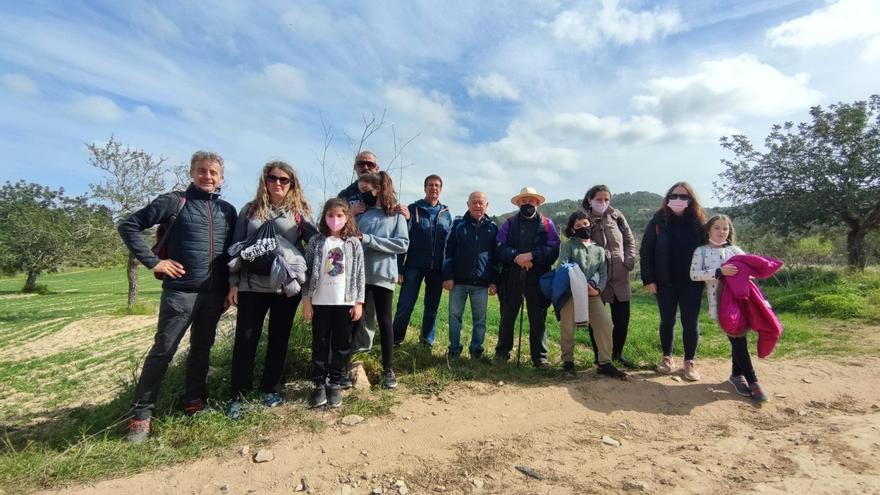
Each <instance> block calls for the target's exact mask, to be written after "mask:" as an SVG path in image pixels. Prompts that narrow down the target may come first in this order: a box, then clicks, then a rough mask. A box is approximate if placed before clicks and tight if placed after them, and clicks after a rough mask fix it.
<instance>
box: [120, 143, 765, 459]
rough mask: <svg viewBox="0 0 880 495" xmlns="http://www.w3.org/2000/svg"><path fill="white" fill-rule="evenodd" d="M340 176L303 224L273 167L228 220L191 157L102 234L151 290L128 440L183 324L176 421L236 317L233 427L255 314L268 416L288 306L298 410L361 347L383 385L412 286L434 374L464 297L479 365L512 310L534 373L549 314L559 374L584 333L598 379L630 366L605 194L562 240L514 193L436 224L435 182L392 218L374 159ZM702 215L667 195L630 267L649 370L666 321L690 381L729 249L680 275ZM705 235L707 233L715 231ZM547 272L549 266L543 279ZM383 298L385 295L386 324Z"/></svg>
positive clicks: (531, 198) (621, 237) (251, 351)
mask: <svg viewBox="0 0 880 495" xmlns="http://www.w3.org/2000/svg"><path fill="white" fill-rule="evenodd" d="M354 171H355V173H356V180H355V181H354V182H353V183H352V184H351V185H350V186H348V187H347V188H345V189H344V190H342V191H341V192H340V193H339V195H338V197H336V198H332V199H330V200H327V201H326V202H325V204H324V205H323V208H322V209H321V212H320V215H319V216H318V217H317V222H314V221H313V219H312V211H311V208H310V207H309V204H308V201H307V200H306V198H305V195H304V192H303V189H302V186H301V184H300V182H299V179H298V177H297V174H296V171H295V170H294V169H293V168H292V167H291V166H290V165H289V164H287V163H285V162H282V161H272V162H269V163H267V164H266V165H265V166H264V167H263V169H262V171H261V173H260V177H259V182H258V185H257V191H256V193H255V195H254V199H253V200H252V201H250V202H248V203H247V204H245V205H244V206H243V207H242V209H241V211H240V212H238V213H236V210H235V208H234V207H233V206H232V205H231V204H229V203H227V202H226V201H224V200H222V199H220V197H219V193H220V185H221V184H222V181H223V159H222V158H221V157H220V155H218V154H216V153H211V152H203V151H199V152H196V153H195V154H194V155H193V156H192V159H191V162H190V175H191V178H192V184H190V186H189V187H188V188H187V190H186V191H185V192H172V193H168V194H163V195H161V196H159V197H158V198H156V199H155V200H154V201H152V202H151V203H150V204H149V205H147V206H146V207H145V208H143V209H141V210H139V211H137V212H135V213H133V214H132V215H131V216H130V217H128V218H127V219H126V220H124V221H123V222H121V223H120V225H119V232H120V235H121V236H122V238H123V240H124V242H125V243H126V245H127V246H128V247H129V249H130V250H131V252H132V253H133V254H134V256H135V257H136V258H137V259H138V260H139V261H140V262H141V263H143V264H144V265H145V266H146V267H147V268H149V269H151V270H152V271H153V272H154V274H156V276H157V277H159V278H162V279H163V284H162V288H163V290H162V297H161V302H160V308H159V318H158V328H157V332H156V335H155V339H154V343H153V346H152V347H151V348H150V351H149V352H148V354H147V357H146V359H145V362H144V366H143V370H142V372H141V376H140V378H139V380H138V383H137V386H136V388H135V395H134V400H133V419H132V420H131V421H130V423H129V433H128V436H127V438H128V439H129V440H130V441H132V442H142V441H144V440H145V439H146V438H147V437H148V435H149V432H150V418H151V415H152V411H153V409H154V408H155V404H156V400H157V396H158V392H159V386H160V384H161V381H162V379H163V377H164V374H165V372H166V370H167V368H168V366H169V363H170V362H171V359H172V357H173V356H174V354H175V352H176V350H177V347H178V345H179V343H180V342H181V340H182V338H183V336H184V333H185V331H186V329H187V328H189V327H191V330H190V350H189V356H188V359H187V364H186V380H185V390H184V392H183V396H182V397H181V403H180V405H181V408H182V409H183V410H184V411H185V412H187V413H188V414H195V413H197V412H198V411H200V410H202V409H204V408H205V407H206V400H207V396H208V390H207V371H208V361H209V354H210V349H211V346H212V345H213V343H214V338H215V334H216V327H217V323H218V321H219V318H220V316H221V315H222V313H223V312H224V311H225V310H226V309H227V308H229V307H230V306H237V307H238V312H237V319H236V325H235V341H234V347H233V354H232V366H231V395H232V397H231V399H232V401H231V404H230V406H229V409H228V411H227V415H228V417H230V418H231V419H238V418H239V417H240V416H241V414H242V402H241V401H242V399H243V398H245V397H246V396H247V395H249V394H250V393H251V390H252V388H253V375H254V365H255V362H256V353H257V350H258V343H259V341H260V338H261V334H262V332H263V327H264V325H263V322H264V319H265V318H266V316H267V314H268V324H267V325H266V332H267V334H268V335H267V345H266V356H265V360H264V369H263V372H262V375H261V381H260V385H259V391H260V392H261V393H262V403H263V405H265V406H266V407H274V406H277V405H279V404H281V403H282V402H283V397H282V395H281V393H280V390H279V387H280V384H281V382H282V378H283V376H282V375H283V370H284V365H285V360H286V357H287V348H288V341H289V338H290V332H291V329H292V325H293V319H294V316H295V313H296V310H297V308H298V307H299V306H300V305H301V306H302V309H301V314H302V317H303V318H304V319H305V320H307V321H310V322H311V325H312V373H311V378H312V381H313V384H314V387H313V390H312V393H311V395H310V397H309V405H310V406H312V407H320V406H324V405H329V406H330V407H338V406H339V405H341V402H342V394H341V390H342V389H344V388H347V387H350V386H351V379H350V377H349V376H348V367H349V362H350V359H351V355H352V353H353V351H356V350H360V349H365V348H369V347H370V345H371V339H372V334H373V332H375V333H377V334H378V342H379V345H380V347H381V356H382V368H383V374H382V385H383V386H384V387H386V388H389V389H393V388H395V387H396V386H397V377H396V375H395V373H394V367H393V348H394V347H395V346H397V345H400V344H401V343H402V342H403V341H404V339H405V337H406V331H407V328H408V326H409V322H410V317H411V315H412V312H413V309H414V306H415V304H416V302H417V299H418V295H419V292H420V290H421V286H422V285H424V287H425V293H424V311H423V313H422V321H421V326H420V332H419V337H418V340H419V342H420V343H422V344H423V345H425V346H428V347H430V346H431V345H433V343H434V341H435V337H436V317H437V313H438V311H439V303H440V298H441V293H442V291H443V290H444V289H445V290H447V291H449V305H448V312H449V344H448V351H447V352H448V356H449V358H450V359H453V360H454V359H459V357H460V355H461V354H462V352H463V350H464V347H463V344H462V341H461V339H462V337H461V334H462V328H463V326H464V323H463V321H462V316H463V314H464V310H465V305H466V304H467V302H468V300H470V307H471V315H472V332H471V338H470V342H469V345H468V353H469V356H470V357H471V358H472V359H480V358H483V357H484V352H485V349H484V347H483V343H484V339H485V334H486V319H487V311H488V300H489V297H490V296H493V295H496V294H497V296H498V298H499V303H500V310H501V321H500V325H499V329H498V342H497V344H496V347H495V350H494V351H495V352H494V358H495V360H497V361H507V360H509V359H510V358H511V353H512V351H513V349H514V336H515V327H516V324H517V319H518V317H519V318H520V324H521V318H522V305H525V306H526V307H527V309H528V311H527V313H528V321H529V325H528V328H529V336H528V338H529V349H530V352H531V360H532V363H533V364H534V366H535V367H537V368H547V367H549V366H550V363H549V361H548V359H547V354H548V348H547V333H546V325H545V321H546V315H547V310H548V308H549V307H550V302H551V300H552V301H553V303H554V305H555V307H556V314H557V317H558V318H559V320H560V322H561V324H560V327H561V342H560V344H561V347H562V360H563V369H564V370H565V371H568V372H573V371H574V370H575V366H574V332H575V328H576V327H577V326H586V323H587V322H588V325H589V331H590V335H591V341H592V345H593V350H594V353H595V362H596V364H597V371H598V373H599V374H601V375H606V376H610V377H615V378H621V379H625V378H626V373H625V372H623V371H621V370H620V369H618V368H617V367H616V366H615V362H616V363H617V364H618V365H623V366H624V367H633V366H634V365H633V364H632V363H631V362H630V361H629V360H628V359H626V357H625V356H624V355H623V349H624V344H625V342H626V337H627V330H628V326H629V318H630V298H631V295H632V291H631V287H630V276H629V273H630V271H632V270H633V268H634V266H635V261H636V246H635V241H634V237H633V234H632V232H631V230H630V227H629V225H628V223H627V221H626V218H625V217H624V216H623V214H622V213H621V212H619V211H617V210H615V209H614V208H613V207H611V206H610V203H611V197H612V196H611V191H610V190H609V189H608V188H607V187H606V186H594V187H592V188H590V189H589V190H588V191H587V194H586V196H585V197H584V200H583V203H582V206H583V210H579V211H577V212H574V213H572V215H571V216H570V217H569V220H568V223H567V225H566V228H565V229H564V234H565V237H566V240H565V241H562V240H561V239H560V236H559V234H558V232H557V228H556V226H555V225H554V223H553V221H552V220H550V218H548V217H546V216H544V215H543V214H541V213H540V212H538V207H539V206H541V204H543V203H544V201H545V198H544V197H543V196H542V195H540V194H539V193H538V192H537V191H536V190H535V189H533V188H530V187H525V188H523V189H522V190H521V191H520V193H519V194H517V195H515V196H513V197H512V198H511V202H512V204H513V205H515V206H516V207H517V208H518V209H519V210H518V212H517V213H516V214H514V215H513V216H511V217H510V218H508V219H507V220H506V221H505V222H504V223H503V224H502V225H501V226H498V225H496V224H495V222H494V221H493V220H492V219H491V218H489V216H488V215H487V211H488V208H489V198H488V197H487V195H486V194H485V193H483V192H481V191H474V192H472V193H471V194H470V195H469V196H468V200H467V212H466V213H464V215H462V216H461V217H459V218H455V219H454V218H453V216H452V214H451V213H450V210H449V208H448V207H447V206H446V205H444V204H442V203H441V202H440V195H441V192H442V189H443V180H442V178H441V177H440V176H438V175H429V176H428V177H427V178H425V181H424V191H425V197H424V199H420V200H418V201H416V202H414V203H412V204H410V205H408V206H405V205H403V204H401V203H399V201H398V199H397V195H396V193H395V190H394V186H393V183H392V180H391V177H390V176H389V175H388V174H387V173H386V172H384V171H382V170H380V166H379V162H378V159H377V157H376V155H375V154H374V153H372V152H369V151H362V152H360V153H359V154H358V155H357V157H356V159H355V163H354ZM703 215H704V214H703V211H702V208H701V207H700V205H699V203H698V202H697V200H696V196H695V195H694V193H693V190H692V189H691V188H690V186H689V185H687V184H686V183H678V184H676V185H674V186H673V187H672V188H671V189H670V191H669V192H668V193H667V195H666V196H665V197H664V200H663V204H662V205H661V208H660V209H659V210H658V212H657V214H656V215H655V216H654V218H653V219H652V220H651V222H650V223H649V225H648V228H647V229H646V231H645V236H644V240H643V242H642V245H641V253H640V254H641V265H642V280H643V282H644V284H645V286H646V288H647V290H648V291H649V292H651V293H653V294H656V295H657V303H658V307H659V309H660V316H661V322H660V340H661V348H662V350H663V359H662V361H661V363H660V365H659V367H658V370H659V371H661V372H664V373H670V372H672V371H674V370H675V362H674V360H673V358H672V343H673V327H674V320H675V313H676V311H677V310H678V311H679V312H680V313H681V320H682V327H683V337H684V346H685V361H684V376H685V378H686V379H688V380H698V379H699V378H700V376H699V373H698V372H697V370H696V366H695V365H694V356H695V352H696V348H697V343H698V340H699V328H698V325H697V319H698V314H699V309H700V302H701V298H702V288H703V284H704V282H705V281H709V282H710V283H711V282H714V281H716V280H717V279H718V278H719V277H721V276H722V274H723V275H727V274H728V272H729V271H730V268H729V267H726V266H722V265H723V262H724V260H725V259H727V258H729V257H730V256H729V255H732V254H731V253H734V252H735V250H734V249H733V248H734V247H735V246H732V240H733V231H732V224H730V221H729V219H726V217H725V219H726V220H724V221H725V222H726V225H727V226H728V230H727V231H726V232H729V234H730V242H727V241H726V240H725V242H727V244H723V245H722V247H724V248H727V247H730V248H731V249H728V250H727V251H725V252H723V253H722V255H720V256H715V255H713V256H712V259H713V260H716V261H717V264H718V266H717V267H716V268H717V269H718V270H717V271H718V273H716V272H715V269H714V268H711V267H710V268H705V267H704V268H703V269H702V270H701V271H699V273H697V274H692V272H693V270H692V269H691V262H692V257H693V256H694V254H693V253H694V251H695V250H696V249H697V247H699V246H700V245H701V244H703V243H704V242H705V239H707V234H706V232H708V231H704V229H703V224H704V219H703ZM710 223H711V222H710ZM722 223H723V222H722ZM155 225H160V226H161V229H160V230H161V231H163V232H164V234H163V236H162V239H161V240H159V241H158V242H157V245H156V246H154V247H153V248H150V247H149V245H148V243H147V242H146V240H145V238H144V236H143V234H142V232H143V231H144V230H145V229H148V228H151V227H153V226H155ZM714 225H716V226H714V227H713V226H711V225H710V229H715V230H717V223H716V224H714ZM715 230H712V232H714V231H715ZM718 235H720V234H718ZM708 239H710V240H711V239H713V237H711V236H709V237H708ZM713 242H714V241H713ZM712 246H714V244H712ZM737 249H738V248H737ZM740 252H741V251H740ZM725 256H726V258H725ZM703 258H705V256H704V257H703ZM557 261H559V263H558V265H559V267H558V268H555V269H554V266H555V265H557ZM563 267H565V269H564V270H563ZM563 271H564V272H565V279H566V280H569V278H568V277H571V279H570V280H571V281H572V282H571V284H570V289H571V290H568V291H565V294H566V296H565V297H556V296H555V295H554V296H551V295H548V293H547V289H546V287H544V288H543V290H542V285H547V284H548V282H549V284H550V285H559V283H558V279H559V278H561V277H559V274H560V273H561V272H563ZM707 273H709V274H710V275H711V276H709V275H707ZM554 278H555V279H554ZM551 279H554V280H551ZM575 281H576V282H577V283H575ZM396 284H397V285H400V286H401V289H400V294H399V297H398V303H397V308H396V312H395V311H394V308H393V307H392V306H393V299H394V297H393V296H394V286H395V285H396ZM553 290H555V288H554V289H553ZM551 292H552V291H551ZM606 307H607V308H608V309H610V312H606ZM364 335H368V336H369V337H366V339H364V337H363V336H364ZM364 340H366V342H364ZM731 343H732V345H733V347H734V353H733V358H734V375H733V376H732V377H731V383H734V386H736V387H737V390H738V391H742V390H743V387H745V389H746V390H750V389H749V388H748V387H749V386H751V385H752V384H755V385H756V384H757V379H756V378H755V377H754V370H753V369H752V368H751V364H750V362H746V361H747V360H748V350H747V349H748V348H747V346H746V347H745V348H744V349H745V358H743V346H742V345H741V343H740V342H736V343H735V342H734V341H733V339H731ZM759 390H760V389H759Z"/></svg>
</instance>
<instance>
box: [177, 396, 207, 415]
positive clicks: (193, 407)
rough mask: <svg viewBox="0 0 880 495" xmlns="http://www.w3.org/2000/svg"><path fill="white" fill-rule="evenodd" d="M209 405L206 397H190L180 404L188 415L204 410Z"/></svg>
mask: <svg viewBox="0 0 880 495" xmlns="http://www.w3.org/2000/svg"><path fill="white" fill-rule="evenodd" d="M206 407H207V403H206V402H205V401H204V399H189V400H186V401H183V403H182V404H181V405H180V409H181V410H182V411H183V413H184V414H186V415H187V416H195V415H196V414H198V413H200V412H202V411H204V410H205V408H206Z"/></svg>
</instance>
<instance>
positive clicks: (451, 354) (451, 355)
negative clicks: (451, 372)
mask: <svg viewBox="0 0 880 495" xmlns="http://www.w3.org/2000/svg"><path fill="white" fill-rule="evenodd" d="M459 358H461V353H460V352H452V351H448V352H447V353H446V359H448V360H449V361H458V360H459Z"/></svg>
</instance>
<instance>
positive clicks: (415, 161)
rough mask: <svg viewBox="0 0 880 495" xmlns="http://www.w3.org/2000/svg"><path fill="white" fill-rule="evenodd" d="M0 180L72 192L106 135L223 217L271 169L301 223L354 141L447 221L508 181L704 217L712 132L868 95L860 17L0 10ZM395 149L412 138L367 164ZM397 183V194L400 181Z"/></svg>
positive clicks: (208, 6)
mask: <svg viewBox="0 0 880 495" xmlns="http://www.w3.org/2000/svg"><path fill="white" fill-rule="evenodd" d="M0 16H2V18H3V22H2V23H0V156H2V158H0V180H12V181H15V180H18V179H25V180H28V181H34V182H38V183H41V184H45V185H49V186H52V187H61V186H63V187H64V188H65V189H67V190H68V191H70V192H72V193H84V192H87V191H88V184H89V183H93V182H97V181H98V180H100V176H99V174H98V171H97V170H94V169H92V168H90V166H89V165H88V153H87V150H86V147H85V143H90V142H99V143H100V142H104V141H106V140H107V139H108V138H109V136H110V135H111V134H113V135H115V136H116V137H117V139H118V140H120V141H122V142H123V143H126V144H129V145H131V146H133V147H137V148H141V149H144V150H146V151H149V152H151V153H154V154H156V155H162V156H165V157H167V158H168V159H169V160H170V161H171V162H172V163H185V162H187V161H188V158H189V156H190V155H191V154H192V152H193V151H195V150H197V149H209V150H214V151H217V152H219V153H221V154H222V155H223V156H224V157H225V158H226V161H227V172H226V186H225V187H224V194H225V195H226V196H227V198H228V199H229V200H230V201H231V202H232V203H233V204H235V205H236V206H241V205H242V204H243V203H244V202H245V201H247V200H248V199H249V198H250V197H251V196H252V195H253V193H254V188H255V186H256V181H257V174H258V171H259V169H260V167H261V166H262V164H263V163H265V162H266V161H268V160H271V159H283V160H286V161H288V162H290V163H291V164H293V165H294V166H295V167H296V168H297V170H298V171H299V174H300V176H301V179H302V180H303V181H304V182H305V183H306V186H305V187H306V189H307V193H308V197H309V198H310V200H311V201H312V203H313V206H315V207H319V206H320V202H321V200H322V198H323V196H324V189H325V187H324V183H323V181H322V179H321V174H320V168H319V166H318V160H317V158H316V157H317V156H318V155H320V154H321V152H322V149H323V142H324V130H323V127H322V124H324V125H327V126H330V127H331V128H332V132H333V140H332V142H331V147H330V149H329V151H328V159H327V165H328V167H330V168H331V169H332V170H333V171H334V174H332V176H331V178H330V180H329V181H328V184H326V189H327V190H328V191H329V192H330V194H333V193H335V192H336V191H338V190H339V189H341V188H342V187H343V186H345V185H347V184H348V182H349V179H350V177H351V162H352V157H353V147H352V142H351V139H350V138H349V137H351V138H353V139H354V140H355V141H356V140H357V137H359V136H360V134H361V131H362V128H363V118H364V116H369V115H371V114H376V115H381V114H382V112H383V111H384V112H385V124H386V125H385V126H384V127H383V128H382V129H380V130H379V131H378V132H377V133H376V134H374V135H373V136H372V137H371V138H370V139H369V140H368V141H367V143H366V147H367V148H369V149H372V150H374V151H376V153H377V154H378V155H379V159H380V161H381V162H383V165H385V166H389V165H390V167H391V169H392V171H393V176H394V178H395V181H397V182H399V183H398V184H396V185H397V186H398V190H399V191H400V193H401V196H402V200H404V201H406V202H410V201H413V200H415V199H418V198H419V197H421V195H422V190H421V181H422V178H423V177H424V176H425V175H427V174H430V173H439V174H440V175H441V176H443V178H444V179H445V183H446V187H445V188H444V193H443V197H442V200H443V201H444V202H446V203H448V204H450V205H451V207H452V209H453V212H454V213H456V214H458V213H461V212H463V211H464V209H465V208H464V202H465V198H466V196H467V194H468V192H470V191H472V190H476V189H480V190H484V191H486V192H487V193H488V195H489V199H490V203H491V207H490V208H492V207H494V210H495V212H496V213H498V212H501V211H506V210H509V209H510V203H509V198H510V197H511V196H513V195H514V194H516V193H517V192H518V191H519V189H520V188H521V187H522V186H525V185H531V186H533V187H536V188H537V189H538V190H539V191H540V192H541V193H543V194H544V195H545V196H547V198H548V199H549V200H558V199H563V198H579V197H581V196H582V195H583V193H584V191H585V190H586V189H587V188H588V187H589V186H591V185H593V184H596V183H605V184H608V185H609V186H610V187H611V189H612V190H613V191H619V192H623V191H635V190H649V191H655V192H662V191H663V190H665V189H666V187H667V186H668V185H669V184H671V183H673V182H675V181H677V180H682V179H684V180H688V181H691V182H692V183H693V184H694V185H695V186H696V188H697V190H698V192H699V193H700V195H701V196H702V199H703V202H704V203H708V204H715V203H717V199H716V198H715V197H714V195H713V191H712V181H713V180H715V178H716V177H717V175H718V172H720V170H721V164H720V159H721V158H723V157H724V156H725V154H724V152H723V150H722V149H721V148H720V146H719V145H718V139H719V137H721V136H722V135H726V134H731V133H745V134H746V135H748V136H750V137H751V138H752V139H753V141H756V142H760V141H762V140H763V138H764V136H766V134H767V133H768V131H769V128H770V126H771V125H772V124H773V123H781V122H784V121H786V120H804V119H806V118H807V111H808V109H809V107H810V106H812V105H816V104H821V105H828V104H831V103H834V102H837V101H854V100H857V99H864V98H867V97H868V96H869V95H870V94H871V93H872V92H874V93H876V92H877V91H878V88H880V84H878V83H880V2H877V1H875V0H837V1H828V2H823V1H795V2H792V1H782V0H764V1H755V2H749V1H734V0H705V1H684V0H682V1H678V2H676V1H664V2H646V1H634V0H633V1H627V0H589V1H575V2H561V1H553V0H522V1H516V2H472V1H463V2H435V1H425V2H400V1H387V2H383V1H371V2H333V1H329V2H288V1H279V2H239V1H232V0H229V1H221V2H211V1H206V2H183V3H171V2H135V1H127V2H113V1H107V2H97V1H93V2H57V1H56V2H51V1H46V2H18V3H13V2H4V3H2V4H0ZM395 135H396V137H397V139H398V142H399V143H401V142H405V141H406V140H408V139H410V138H412V137H414V136H416V137H415V139H413V140H412V142H411V143H410V144H409V145H408V146H406V147H405V148H404V151H403V153H402V154H401V155H400V156H399V157H398V159H397V160H396V161H395V162H394V163H393V164H389V163H388V162H389V161H390V160H391V158H392V156H393V155H394V154H395ZM401 173H402V180H401Z"/></svg>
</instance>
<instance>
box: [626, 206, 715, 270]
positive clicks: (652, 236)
mask: <svg viewBox="0 0 880 495" xmlns="http://www.w3.org/2000/svg"><path fill="white" fill-rule="evenodd" d="M700 244H702V237H701V233H700V222H699V221H697V220H696V219H695V218H693V217H678V218H676V217H674V216H673V214H672V213H669V214H668V217H667V216H666V215H662V214H660V213H656V214H655V215H654V217H653V218H651V221H649V222H648V225H647V226H646V227H645V235H643V236H642V245H641V246H640V247H639V258H640V260H641V261H640V264H641V271H642V284H644V285H648V284H657V285H663V286H689V285H702V284H703V282H695V281H693V280H691V278H690V262H689V261H687V260H690V259H691V257H692V256H693V254H694V250H696V249H697V247H699V246H700Z"/></svg>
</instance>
